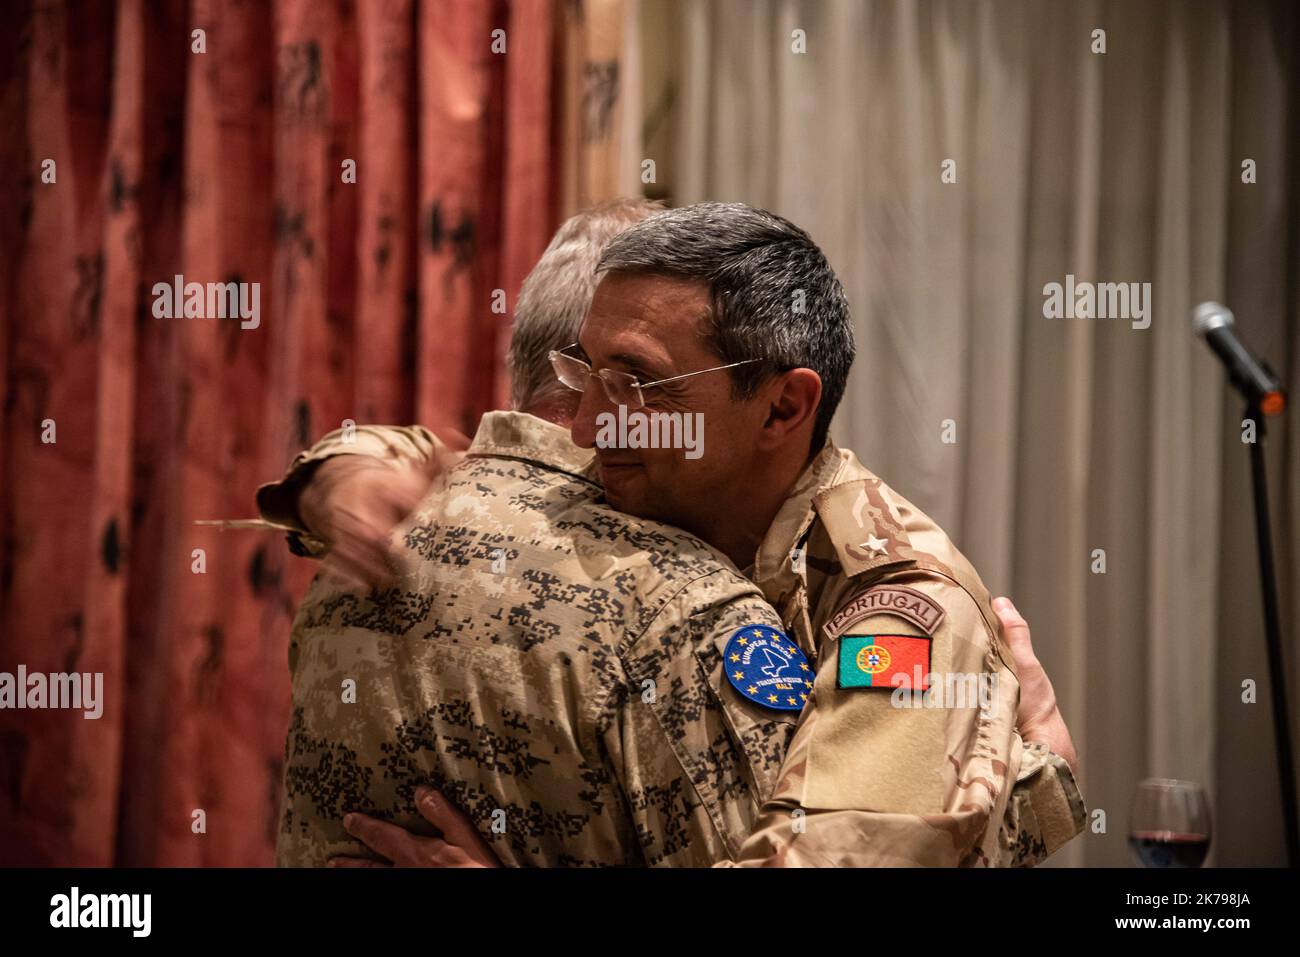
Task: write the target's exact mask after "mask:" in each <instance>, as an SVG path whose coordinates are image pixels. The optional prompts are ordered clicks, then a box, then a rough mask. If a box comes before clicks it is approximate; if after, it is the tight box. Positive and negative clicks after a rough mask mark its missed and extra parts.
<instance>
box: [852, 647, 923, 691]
mask: <svg viewBox="0 0 1300 957" xmlns="http://www.w3.org/2000/svg"><path fill="white" fill-rule="evenodd" d="M839 654H840V662H839V680H838V682H837V684H838V686H839V687H841V688H911V689H912V690H914V691H915V690H922V691H927V690H929V688H930V639H929V638H923V637H921V636H919V635H844V636H843V637H841V638H840V652H839Z"/></svg>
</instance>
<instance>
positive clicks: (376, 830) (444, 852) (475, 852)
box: [329, 787, 501, 867]
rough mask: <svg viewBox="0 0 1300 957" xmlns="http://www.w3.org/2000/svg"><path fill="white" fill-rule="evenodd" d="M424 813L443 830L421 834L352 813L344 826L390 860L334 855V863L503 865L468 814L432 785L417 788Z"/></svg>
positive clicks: (381, 865) (444, 865)
mask: <svg viewBox="0 0 1300 957" xmlns="http://www.w3.org/2000/svg"><path fill="white" fill-rule="evenodd" d="M415 806H416V808H417V809H418V810H419V812H420V816H421V817H422V818H424V819H425V820H426V821H428V822H429V823H430V824H432V825H433V826H434V827H436V828H437V829H438V830H439V831H441V832H442V837H440V838H439V837H421V836H419V835H417V834H412V833H411V832H410V831H407V830H405V829H404V828H400V827H398V826H397V825H396V824H389V823H387V822H386V821H378V820H376V819H375V818H373V817H369V816H367V815H365V814H348V815H347V816H345V817H344V818H343V826H344V828H346V829H347V832H348V833H349V834H351V835H352V836H353V837H355V838H356V839H357V840H358V841H360V842H361V843H362V844H364V845H366V847H368V848H370V849H371V850H372V851H374V852H375V853H376V854H379V855H380V856H381V857H384V858H386V859H387V860H386V861H372V860H370V859H369V858H365V857H344V856H338V857H331V858H330V860H329V866H330V867H394V866H396V867H500V866H501V862H500V861H498V860H497V856H496V855H495V854H494V853H492V848H491V847H490V846H489V845H488V843H487V841H485V840H483V837H482V835H481V834H479V832H478V830H477V829H476V828H475V827H474V824H473V822H472V821H470V819H469V818H468V817H466V816H465V815H464V814H462V813H461V812H460V811H458V810H457V809H456V808H454V807H452V806H451V805H450V804H449V803H447V799H446V798H444V797H443V796H442V795H441V794H439V793H438V792H437V791H434V790H433V789H432V788H426V787H418V788H416V789H415Z"/></svg>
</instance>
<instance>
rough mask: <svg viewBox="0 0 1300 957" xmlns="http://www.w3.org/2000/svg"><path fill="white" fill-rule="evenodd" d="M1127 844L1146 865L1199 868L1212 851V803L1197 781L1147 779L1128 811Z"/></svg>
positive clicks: (1141, 784)
mask: <svg viewBox="0 0 1300 957" xmlns="http://www.w3.org/2000/svg"><path fill="white" fill-rule="evenodd" d="M1128 827H1129V837H1128V846H1129V848H1130V849H1131V850H1132V851H1133V855H1134V857H1136V858H1137V861H1138V863H1140V864H1141V865H1143V866H1144V867H1200V866H1201V864H1202V863H1203V862H1204V861H1205V855H1206V853H1208V851H1209V850H1210V802H1209V799H1208V798H1206V796H1205V789H1204V788H1203V787H1201V786H1200V785H1199V784H1197V783H1196V782H1194V781H1174V780H1171V779H1169V778H1147V779H1146V780H1144V781H1143V782H1142V783H1140V784H1139V785H1138V786H1137V793H1136V794H1134V795H1133V808H1132V810H1131V812H1130V813H1129V825H1128Z"/></svg>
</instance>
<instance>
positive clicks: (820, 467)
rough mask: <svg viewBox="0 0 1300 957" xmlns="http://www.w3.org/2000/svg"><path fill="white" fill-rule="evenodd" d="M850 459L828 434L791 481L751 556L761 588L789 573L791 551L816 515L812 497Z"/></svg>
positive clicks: (838, 477) (833, 480)
mask: <svg viewBox="0 0 1300 957" xmlns="http://www.w3.org/2000/svg"><path fill="white" fill-rule="evenodd" d="M851 461H854V456H853V453H852V452H850V451H848V450H847V449H840V448H836V447H835V443H833V442H832V441H831V439H830V436H829V435H828V436H827V437H826V444H825V445H823V446H822V450H821V451H820V452H818V453H817V457H816V458H815V459H813V460H812V461H811V462H809V463H808V466H807V468H805V469H804V470H803V473H802V474H801V475H800V476H799V479H798V481H796V482H795V483H794V487H793V488H792V489H791V490H790V494H789V495H788V496H787V497H786V500H785V502H784V503H783V504H782V505H781V509H780V511H778V512H777V513H776V518H775V519H774V520H773V521H772V524H771V525H770V526H768V529H767V534H766V535H764V536H763V542H762V544H761V545H759V547H758V554H757V556H756V557H755V559H754V566H753V576H752V577H753V580H754V581H755V582H756V583H757V584H758V585H759V586H760V587H763V588H764V591H766V590H767V589H766V587H765V583H766V582H770V581H774V580H775V579H776V578H777V577H785V576H783V575H782V573H783V572H787V573H792V570H791V566H792V562H791V561H790V553H791V552H793V551H794V549H795V547H796V546H797V545H798V544H799V541H800V539H802V538H803V536H804V534H805V533H806V532H807V531H808V528H809V526H811V525H812V523H813V519H814V518H816V514H817V513H816V511H815V509H814V507H813V496H815V495H816V494H817V493H818V492H819V491H821V490H822V489H824V488H828V487H830V486H832V485H835V484H836V483H837V482H839V481H840V480H841V478H842V476H843V475H844V473H845V470H846V469H847V468H848V467H849V465H850V462H851Z"/></svg>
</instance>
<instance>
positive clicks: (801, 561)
mask: <svg viewBox="0 0 1300 957" xmlns="http://www.w3.org/2000/svg"><path fill="white" fill-rule="evenodd" d="M517 421H519V422H520V423H521V427H522V426H527V433H528V434H527V435H522V434H521V435H520V445H521V447H523V448H528V447H530V446H532V445H534V444H537V443H539V442H543V440H544V444H548V445H549V444H551V443H557V444H560V445H564V446H567V449H566V450H565V451H564V454H565V455H566V456H568V458H566V461H567V462H568V463H569V467H570V468H571V469H572V470H573V471H575V472H580V473H582V474H583V476H584V477H586V478H590V477H591V476H592V473H591V472H590V471H589V468H590V463H591V458H590V455H589V453H585V452H581V451H578V450H576V449H574V447H573V446H572V445H569V444H568V442H567V438H561V437H560V436H558V435H555V434H553V433H554V427H552V426H546V425H544V424H542V423H540V422H539V420H535V419H531V418H530V417H524V418H523V419H520V420H517ZM440 451H441V450H440V447H439V445H438V443H437V441H436V439H434V438H433V437H432V436H431V435H430V434H429V433H428V432H427V431H425V430H423V429H420V428H418V427H416V428H389V427H363V428H361V429H359V430H358V431H357V434H356V436H355V437H354V442H353V443H352V444H351V445H344V444H343V443H342V442H341V440H340V438H339V433H334V434H332V435H331V436H329V437H327V438H326V439H325V440H322V442H321V443H318V444H317V445H316V446H314V447H313V448H312V449H310V450H308V451H307V452H305V453H303V454H302V455H300V456H299V458H298V459H297V460H295V463H294V465H293V466H292V467H291V469H290V472H289V479H288V480H287V483H288V484H289V485H290V486H292V485H294V484H295V483H296V484H301V482H300V481H299V480H297V479H295V478H294V477H295V476H299V475H302V474H304V473H305V472H306V471H307V470H309V469H310V468H311V467H312V465H313V463H315V462H318V461H320V460H323V459H324V458H327V457H329V456H330V455H333V454H339V453H341V452H342V453H346V452H354V453H359V454H366V455H374V456H377V457H380V458H384V459H387V460H388V461H390V462H391V463H392V464H393V465H394V467H403V465H405V464H410V463H417V462H424V461H426V460H427V459H429V458H430V457H431V456H434V455H438V454H440ZM556 451H557V453H558V452H559V449H557V450H556ZM283 487H284V483H281V484H278V485H273V486H268V487H264V489H263V490H262V491H261V493H260V494H259V503H260V504H261V505H262V508H263V512H264V514H265V515H267V517H268V518H272V519H278V520H280V521H282V522H283V523H284V524H285V525H286V527H290V528H295V527H296V528H298V529H301V525H300V524H299V523H298V522H297V521H296V517H295V516H293V515H292V512H291V510H290V509H289V508H288V507H286V505H285V501H288V500H289V499H285V500H277V499H276V498H275V495H276V493H277V492H278V491H279V490H280V489H282V488H283ZM303 537H304V538H305V539H306V540H307V543H308V544H307V550H308V551H311V552H313V553H318V552H319V551H320V546H319V543H312V542H311V541H310V537H309V536H303ZM867 544H870V545H872V546H874V550H872V549H866V548H865V546H866V545H867ZM748 572H749V574H750V576H751V577H752V578H753V579H754V580H755V581H756V582H757V583H758V584H759V585H760V586H761V587H762V590H763V592H764V594H765V595H766V597H767V598H768V599H769V600H770V601H771V602H772V604H773V605H775V606H776V608H778V609H780V611H781V619H782V622H781V626H782V627H783V629H784V630H785V631H786V632H787V633H788V634H789V635H790V637H791V638H792V639H794V641H795V642H796V643H797V644H798V645H799V646H800V647H801V649H802V650H803V651H804V652H805V653H806V654H808V656H809V657H810V658H811V659H812V660H813V662H814V663H815V665H816V671H817V679H816V684H815V691H814V694H813V696H812V701H811V703H810V705H809V706H808V707H805V708H804V709H803V712H802V714H801V715H800V717H799V727H798V731H797V733H796V734H795V736H794V739H793V741H792V742H791V747H790V750H789V754H788V756H787V760H786V761H785V763H784V767H783V770H782V771H781V774H780V779H779V782H775V783H776V787H775V791H774V792H773V791H769V790H765V789H763V787H762V785H761V784H759V785H758V792H759V795H760V797H761V799H763V800H767V799H769V798H770V801H768V803H767V804H766V805H765V807H764V808H763V814H762V817H761V819H760V820H759V821H758V826H757V828H756V830H755V833H754V834H753V835H752V836H751V837H750V838H749V840H748V841H747V842H746V843H745V846H744V848H743V850H742V851H741V852H740V855H739V856H738V857H737V856H736V855H731V854H728V855H727V856H726V859H721V858H719V859H718V860H720V861H721V862H723V863H726V862H728V860H730V859H731V858H736V860H737V862H738V863H741V864H745V865H754V864H787V865H791V864H859V865H861V864H885V865H889V864H894V865H900V864H921V865H952V864H962V865H1025V864H1033V863H1037V862H1038V861H1041V860H1042V859H1043V858H1044V857H1046V856H1047V855H1048V854H1050V853H1051V852H1053V851H1054V850H1056V848H1058V847H1059V846H1061V845H1062V844H1064V843H1065V842H1066V841H1067V840H1069V839H1070V838H1071V837H1073V836H1074V835H1075V834H1077V833H1078V832H1079V831H1080V830H1081V829H1082V827H1083V823H1084V806H1083V802H1082V798H1081V796H1080V794H1079V791H1078V788H1077V786H1076V785H1075V782H1074V779H1073V777H1072V775H1071V773H1070V771H1069V768H1068V766H1067V765H1066V763H1065V762H1064V761H1063V760H1062V759H1061V758H1060V757H1059V756H1057V755H1055V754H1052V753H1051V752H1050V751H1048V750H1047V749H1046V748H1045V747H1044V746H1042V745H1038V744H1029V743H1026V744H1023V745H1022V742H1021V740H1020V738H1019V736H1018V735H1017V734H1016V733H1015V731H1014V720H1015V711H1016V706H1017V702H1018V685H1017V683H1016V680H1015V676H1014V672H1013V671H1012V668H1011V657H1010V654H1009V652H1008V651H1007V649H1006V647H1005V644H1004V643H1003V642H1002V640H1001V639H1000V634H999V630H998V625H997V620H996V618H995V617H994V616H993V614H992V610H991V608H990V606H989V598H988V594H987V592H986V591H985V590H984V588H983V586H982V584H981V583H980V582H979V579H978V577H977V576H976V575H975V573H974V571H973V570H972V569H971V568H970V566H969V564H968V563H967V562H966V560H965V559H964V558H963V557H962V556H961V555H960V553H959V552H958V551H957V550H956V548H955V547H954V546H953V545H952V544H951V543H950V542H949V541H948V539H947V538H946V536H944V535H943V533H942V531H941V530H939V529H938V527H937V526H935V525H934V524H933V523H932V522H930V521H929V519H927V518H926V517H925V516H924V515H923V514H921V513H920V512H919V511H918V510H917V509H915V508H914V507H913V506H911V505H910V504H909V503H907V502H906V501H905V500H904V499H902V498H901V497H900V496H898V495H897V494H896V493H894V492H893V491H892V490H891V489H889V488H888V487H887V486H885V485H884V484H883V483H881V482H880V480H879V479H877V478H875V476H873V475H871V473H870V472H868V471H867V470H866V469H865V468H863V467H862V466H861V464H859V463H858V462H857V460H856V458H854V457H853V455H852V453H849V452H847V451H842V450H838V449H835V448H834V447H833V446H831V445H830V444H829V443H828V445H827V447H826V448H825V449H824V450H823V451H822V452H821V454H820V455H819V456H818V458H817V459H816V460H815V461H814V462H813V463H812V464H811V465H810V466H809V468H808V469H807V470H806V472H805V473H804V475H803V476H802V478H801V480H800V481H799V483H797V486H796V488H795V490H794V492H793V493H792V494H791V496H790V498H789V500H788V501H787V502H786V504H785V506H784V507H783V508H782V510H781V512H780V514H779V515H778V517H777V519H776V521H775V522H774V523H773V525H772V527H771V529H770V530H769V533H768V535H767V537H766V539H765V541H764V543H763V545H762V547H761V549H760V551H759V553H758V556H757V560H756V563H755V566H754V567H753V568H752V569H750V570H748ZM900 586H901V587H902V588H907V589H911V590H912V591H913V592H916V593H919V594H920V595H921V596H922V599H923V601H924V602H928V603H929V605H930V606H932V607H933V606H937V607H938V609H939V613H938V615H937V616H935V615H934V614H931V618H933V619H935V621H932V622H926V621H925V620H924V618H920V619H918V620H920V621H921V622H922V624H921V625H918V624H915V622H914V621H913V620H911V619H909V618H907V617H904V616H902V615H900V614H899V613H897V611H895V610H889V609H888V606H887V605H886V606H883V608H882V607H881V606H878V605H877V603H876V602H875V600H874V599H875V596H879V595H880V591H879V589H880V588H882V587H883V588H885V589H895V590H896V589H898V588H899V587H900ZM864 592H870V593H871V594H869V595H868V596H867V598H865V599H862V598H861V596H862V595H863V594H864ZM886 594H888V593H886ZM873 605H877V607H874V608H872V611H871V614H861V615H857V614H854V613H853V611H852V609H853V608H854V607H867V606H873ZM846 607H847V608H848V610H847V611H846V610H845V609H846ZM913 618H916V616H915V614H914V613H913ZM754 620H755V621H760V622H765V621H767V620H768V619H766V618H761V617H758V616H755V618H754ZM832 621H835V622H836V623H837V627H836V628H835V629H834V632H835V633H834V634H830V633H828V632H827V629H826V628H825V627H824V626H825V625H826V624H827V623H828V622H832ZM927 632H928V635H927ZM877 633H885V634H891V635H917V636H922V635H926V636H927V637H928V639H929V641H930V647H931V670H932V671H933V672H934V673H935V674H936V675H939V676H941V677H942V676H943V675H945V674H948V673H960V674H966V675H973V676H986V677H987V678H988V680H990V681H994V682H996V683H995V684H994V685H993V687H994V689H995V691H996V694H995V696H994V699H993V707H992V708H991V709H989V711H988V712H987V713H982V712H981V711H980V710H979V709H977V708H972V707H965V708H946V709H942V710H941V709H933V708H896V707H893V706H892V705H893V701H894V696H893V695H892V694H891V692H890V690H889V689H882V688H851V689H840V688H838V687H836V684H837V682H836V674H837V664H838V658H837V652H838V648H837V640H838V638H839V637H842V636H847V635H849V634H877ZM729 634H730V632H727V633H726V634H721V633H720V634H718V635H717V636H715V640H714V643H713V648H714V650H715V651H720V650H721V645H720V644H719V642H723V643H725V641H726V638H727V637H728V635H729ZM711 680H712V681H713V684H711V685H710V690H711V693H712V694H713V695H715V696H716V700H718V701H721V702H722V703H723V704H724V707H725V706H737V707H744V708H746V709H747V710H746V712H745V713H746V714H747V715H749V716H751V717H754V718H756V719H766V720H769V721H776V722H778V724H779V726H780V729H781V732H782V734H783V735H784V734H787V733H788V732H789V725H788V724H787V723H785V722H784V721H783V720H782V719H783V718H784V717H785V716H786V715H788V713H784V714H783V713H780V712H769V711H767V709H763V708H761V707H758V706H755V705H752V704H751V703H750V702H748V701H746V700H745V699H744V698H743V697H742V696H740V695H739V694H738V693H736V691H735V689H733V688H731V687H730V686H729V685H727V682H726V681H725V678H721V676H720V673H719V669H717V668H714V669H713V670H712V672H711ZM727 710H728V712H729V710H730V709H727ZM688 723H689V722H688ZM704 773H705V774H708V773H710V772H709V770H708V769H707V768H705V769H704ZM763 775H766V776H767V777H768V778H769V779H770V778H771V777H772V775H771V768H770V767H766V768H765V769H764V770H762V771H761V773H760V771H759V770H758V769H756V770H755V775H754V776H755V779H756V781H757V780H758V779H759V778H760V777H762V776H763ZM697 776H698V775H697ZM413 783H414V782H413ZM413 783H412V784H410V785H408V788H409V787H413ZM545 793H547V792H543V791H538V792H537V797H540V796H542V795H543V794H545ZM455 796H456V795H455V793H454V792H453V798H454V797H455ZM461 803H462V804H464V802H463V801H462V802H461ZM468 809H469V810H470V811H471V814H474V816H475V819H476V820H479V821H480V829H481V830H483V832H484V833H485V835H486V834H488V833H489V831H488V828H486V827H484V826H483V822H482V813H481V812H480V813H475V812H474V810H473V808H468ZM991 818H996V819H997V820H999V822H1000V827H999V828H998V829H997V830H993V829H990V828H988V827H987V824H988V821H989V820H990V819H991ZM545 862H546V863H564V862H565V860H564V859H563V858H553V859H549V860H546V861H545ZM665 862H667V863H685V862H686V861H677V860H674V861H671V862H669V861H665ZM696 862H699V861H696Z"/></svg>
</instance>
